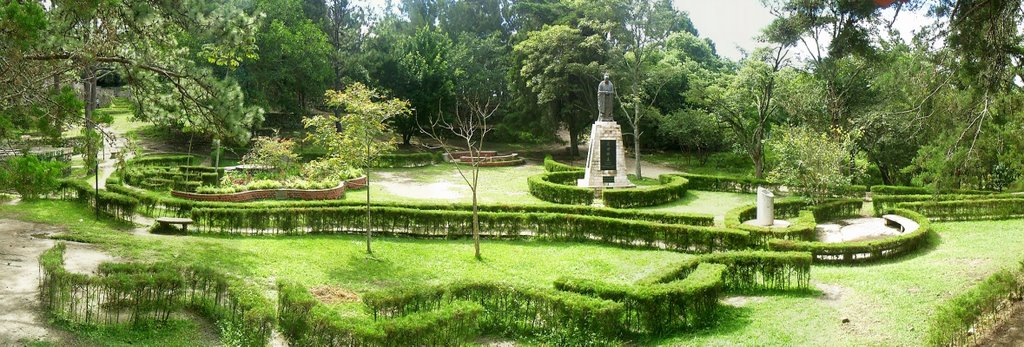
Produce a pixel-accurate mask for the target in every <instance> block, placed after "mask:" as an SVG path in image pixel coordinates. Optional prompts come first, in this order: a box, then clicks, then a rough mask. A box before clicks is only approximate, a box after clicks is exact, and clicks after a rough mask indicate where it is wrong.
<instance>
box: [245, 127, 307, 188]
mask: <svg viewBox="0 0 1024 347" xmlns="http://www.w3.org/2000/svg"><path fill="white" fill-rule="evenodd" d="M294 149H295V142H294V141H292V140H290V139H279V138H275V137H269V136H260V137H257V138H256V139H255V140H253V143H252V149H250V150H249V153H246V154H245V156H244V157H242V163H243V164H246V165H254V166H258V167H261V168H264V169H268V170H270V171H271V172H272V173H273V174H274V178H276V179H284V178H286V177H288V174H289V173H290V172H292V170H293V169H295V168H296V167H297V166H298V165H299V155H298V154H295V150H294Z"/></svg>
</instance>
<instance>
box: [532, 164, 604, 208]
mask: <svg viewBox="0 0 1024 347" xmlns="http://www.w3.org/2000/svg"><path fill="white" fill-rule="evenodd" d="M583 175H584V174H583V171H559V172H545V173H542V174H538V175H533V176H530V177H529V178H527V180H526V182H527V184H528V185H529V187H530V194H531V195H533V196H535V197H537V198H538V199H541V200H544V201H548V202H553V203H556V204H569V205H590V204H592V203H594V190H593V189H590V188H583V187H577V186H576V184H575V182H576V181H575V180H577V179H581V178H583ZM566 182H570V183H572V184H571V185H570V184H566Z"/></svg>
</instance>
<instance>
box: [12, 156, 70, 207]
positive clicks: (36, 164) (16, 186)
mask: <svg viewBox="0 0 1024 347" xmlns="http://www.w3.org/2000/svg"><path fill="white" fill-rule="evenodd" d="M66 167H67V165H65V164H64V163H61V162H57V161H41V160H39V158H38V157H36V156H34V155H23V156H17V157H12V158H8V159H7V160H5V161H4V162H3V164H2V165H0V188H3V189H13V190H14V191H16V192H18V194H19V195H21V198H22V199H25V200H35V199H38V198H39V197H40V196H43V195H46V194H49V193H50V192H53V191H55V190H57V188H59V187H60V181H59V179H60V177H61V176H62V175H63V172H64V169H65V168H66Z"/></svg>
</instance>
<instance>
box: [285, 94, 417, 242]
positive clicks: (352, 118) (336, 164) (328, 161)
mask: <svg viewBox="0 0 1024 347" xmlns="http://www.w3.org/2000/svg"><path fill="white" fill-rule="evenodd" d="M325 96H326V98H327V105H328V106H330V107H336V108H340V109H341V110H342V112H341V113H340V114H337V115H335V114H322V115H317V116H313V117H309V118H306V119H303V121H302V122H303V124H304V125H305V127H306V129H307V130H309V133H308V134H307V135H306V139H307V140H309V141H312V142H313V143H314V144H316V145H319V146H321V147H323V148H324V149H326V150H327V155H326V156H324V157H323V158H320V159H317V160H314V161H313V162H310V163H309V164H308V165H307V168H306V169H307V170H306V171H307V172H316V173H317V175H321V176H323V175H335V176H336V175H337V174H338V173H341V172H349V171H351V170H350V169H351V168H352V167H363V168H364V170H365V174H366V253H373V249H372V248H371V246H370V240H371V238H372V237H373V228H372V227H371V226H372V223H371V215H370V167H371V166H372V164H373V161H374V160H375V159H376V158H378V157H380V155H381V154H384V153H387V152H390V151H392V150H394V148H395V142H396V138H395V134H394V132H392V130H391V128H390V127H389V126H388V124H387V121H388V119H391V118H392V117H395V116H398V115H404V114H408V113H409V103H408V102H406V101H403V100H399V99H388V98H385V97H384V96H383V95H381V94H380V93H378V92H377V91H376V90H374V89H372V88H369V87H367V86H365V85H363V84H362V83H354V84H352V85H350V86H348V88H345V90H344V91H335V90H328V91H327V93H326V94H325Z"/></svg>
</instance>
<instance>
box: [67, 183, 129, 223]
mask: <svg viewBox="0 0 1024 347" xmlns="http://www.w3.org/2000/svg"><path fill="white" fill-rule="evenodd" d="M60 182H61V183H60V187H61V191H62V192H63V196H64V198H65V199H69V200H74V201H78V202H83V203H87V204H90V205H93V206H99V210H100V211H102V212H103V213H106V214H107V215H110V216H113V217H115V218H117V219H120V220H123V221H131V220H132V216H133V215H135V210H136V209H137V208H138V207H139V200H138V199H135V198H133V197H131V196H128V195H124V194H119V193H115V192H112V191H106V190H100V191H99V195H98V196H97V195H96V190H95V188H93V186H92V184H90V183H89V182H85V181H84V180H73V179H65V180H61V181H60Z"/></svg>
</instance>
